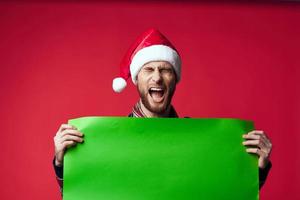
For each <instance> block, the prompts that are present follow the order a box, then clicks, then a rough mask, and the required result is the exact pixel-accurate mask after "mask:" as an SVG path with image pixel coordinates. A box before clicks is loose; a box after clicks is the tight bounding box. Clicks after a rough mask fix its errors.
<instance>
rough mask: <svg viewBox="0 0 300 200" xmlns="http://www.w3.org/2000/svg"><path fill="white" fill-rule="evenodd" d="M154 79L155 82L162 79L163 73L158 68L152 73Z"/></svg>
mask: <svg viewBox="0 0 300 200" xmlns="http://www.w3.org/2000/svg"><path fill="white" fill-rule="evenodd" d="M152 80H153V81H154V82H155V83H160V82H161V81H162V77H161V73H160V71H159V69H158V68H156V69H155V70H154V71H153V74H152Z"/></svg>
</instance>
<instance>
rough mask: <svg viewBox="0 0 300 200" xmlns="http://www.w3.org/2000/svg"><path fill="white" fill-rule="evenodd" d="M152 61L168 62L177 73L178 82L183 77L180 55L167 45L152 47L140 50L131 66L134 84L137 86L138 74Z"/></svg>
mask: <svg viewBox="0 0 300 200" xmlns="http://www.w3.org/2000/svg"><path fill="white" fill-rule="evenodd" d="M151 61H167V62H169V63H170V64H171V65H172V66H173V69H174V71H175V73H176V77H177V82H179V80H180V76H181V60H180V56H179V55H178V53H177V52H176V51H175V50H174V49H172V48H171V47H169V46H166V45H152V46H149V47H145V48H143V49H141V50H139V51H138V52H137V53H136V54H135V55H134V57H133V59H132V62H131V64H130V73H131V78H132V82H133V83H134V84H137V74H138V73H139V71H140V69H141V68H142V67H143V65H144V64H146V63H148V62H151Z"/></svg>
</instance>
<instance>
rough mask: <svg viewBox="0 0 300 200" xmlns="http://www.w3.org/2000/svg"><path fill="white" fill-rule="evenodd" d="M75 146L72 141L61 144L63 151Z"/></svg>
mask: <svg viewBox="0 0 300 200" xmlns="http://www.w3.org/2000/svg"><path fill="white" fill-rule="evenodd" d="M76 144H77V143H76V142H74V141H65V142H64V143H63V147H64V149H65V148H69V147H72V146H75V145H76Z"/></svg>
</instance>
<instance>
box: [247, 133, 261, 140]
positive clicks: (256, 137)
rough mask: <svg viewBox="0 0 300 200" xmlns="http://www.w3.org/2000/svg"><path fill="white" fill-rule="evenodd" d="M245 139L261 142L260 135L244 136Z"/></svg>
mask: <svg viewBox="0 0 300 200" xmlns="http://www.w3.org/2000/svg"><path fill="white" fill-rule="evenodd" d="M243 138H244V139H252V140H259V139H260V138H261V136H260V135H254V134H250V135H249V134H244V135H243Z"/></svg>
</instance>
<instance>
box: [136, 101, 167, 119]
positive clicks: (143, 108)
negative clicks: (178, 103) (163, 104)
mask: <svg viewBox="0 0 300 200" xmlns="http://www.w3.org/2000/svg"><path fill="white" fill-rule="evenodd" d="M139 103H140V106H141V110H142V112H143V113H144V114H145V115H146V117H168V116H169V115H170V110H171V104H170V105H169V106H168V108H167V109H166V110H165V111H164V112H162V113H154V112H151V111H150V110H148V109H147V108H146V107H145V106H144V104H143V102H142V101H141V100H140V102H139Z"/></svg>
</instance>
